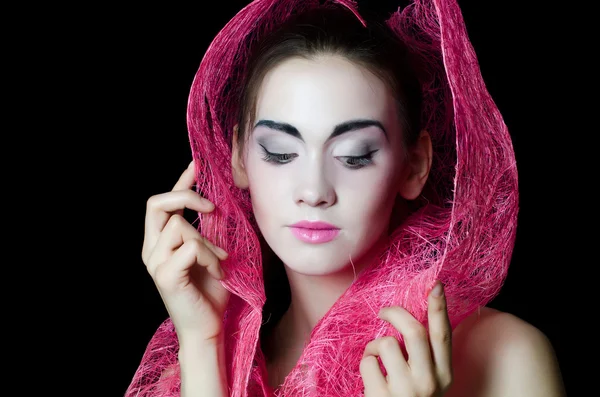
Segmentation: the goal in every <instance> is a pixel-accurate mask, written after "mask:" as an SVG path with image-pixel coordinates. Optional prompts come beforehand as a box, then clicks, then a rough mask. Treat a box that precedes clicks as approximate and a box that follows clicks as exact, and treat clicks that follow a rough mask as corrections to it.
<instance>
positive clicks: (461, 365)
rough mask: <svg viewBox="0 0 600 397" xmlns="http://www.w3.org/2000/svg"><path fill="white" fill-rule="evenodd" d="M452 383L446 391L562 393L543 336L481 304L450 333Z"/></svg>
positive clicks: (489, 395) (484, 396) (487, 396)
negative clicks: (482, 306) (452, 369)
mask: <svg viewBox="0 0 600 397" xmlns="http://www.w3.org/2000/svg"><path fill="white" fill-rule="evenodd" d="M452 338H453V349H452V351H453V353H452V354H453V360H452V361H453V367H454V385H453V386H452V388H451V390H450V392H449V394H448V396H449V397H452V396H465V395H469V396H481V397H495V396H514V397H519V396H530V397H536V396H545V397H553V396H557V397H558V396H561V397H562V396H564V395H565V392H564V387H563V383H562V377H561V375H560V370H559V365H558V362H557V359H556V354H555V352H554V348H553V347H552V344H551V342H550V341H549V339H548V338H547V337H546V335H545V334H544V333H543V332H542V331H540V330H539V329H538V328H536V327H535V326H533V325H532V324H530V323H528V322H526V321H524V320H522V319H520V318H519V317H517V316H515V315H512V314H510V313H506V312H502V311H498V310H495V309H491V308H487V307H484V308H482V309H481V310H478V311H477V312H475V313H473V314H472V315H471V316H470V317H468V318H467V319H465V320H464V321H463V322H462V323H461V324H460V325H458V326H457V327H456V329H455V331H454V333H453V337H452Z"/></svg>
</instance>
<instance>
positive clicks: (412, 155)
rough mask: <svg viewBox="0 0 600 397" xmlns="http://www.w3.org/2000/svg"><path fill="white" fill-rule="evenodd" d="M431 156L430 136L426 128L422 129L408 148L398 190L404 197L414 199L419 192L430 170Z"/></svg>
mask: <svg viewBox="0 0 600 397" xmlns="http://www.w3.org/2000/svg"><path fill="white" fill-rule="evenodd" d="M431 158H432V148H431V137H430V136H429V133H428V132H427V131H426V130H422V131H421V133H420V134H419V138H418V139H417V142H416V143H415V144H414V145H412V146H411V147H410V148H409V149H408V158H407V162H406V164H405V166H404V170H403V173H402V180H401V181H400V189H399V191H398V193H399V194H400V196H402V197H403V198H404V199H406V200H414V199H416V198H417V197H419V195H420V194H421V191H422V190H423V187H424V186H425V182H427V177H428V176H429V171H430V170H431Z"/></svg>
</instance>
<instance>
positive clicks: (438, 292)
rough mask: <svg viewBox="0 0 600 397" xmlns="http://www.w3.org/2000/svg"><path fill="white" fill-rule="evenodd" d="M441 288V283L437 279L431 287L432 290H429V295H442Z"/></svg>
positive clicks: (437, 296)
mask: <svg viewBox="0 0 600 397" xmlns="http://www.w3.org/2000/svg"><path fill="white" fill-rule="evenodd" d="M443 292H444V291H443V288H442V283H441V282H440V281H439V280H438V281H437V282H436V284H435V287H433V290H431V295H433V296H435V297H436V298H439V297H440V296H442V293H443Z"/></svg>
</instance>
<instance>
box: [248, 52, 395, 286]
mask: <svg viewBox="0 0 600 397" xmlns="http://www.w3.org/2000/svg"><path fill="white" fill-rule="evenodd" d="M255 120H256V122H255V126H252V127H254V128H251V131H249V133H250V135H249V141H248V143H247V144H246V145H245V152H244V157H243V159H244V160H243V161H244V163H245V169H246V173H247V176H248V182H249V189H250V193H251V197H252V206H253V210H254V214H255V217H256V220H257V223H258V225H259V227H260V230H261V232H262V233H263V235H264V237H265V240H266V241H267V243H268V244H269V245H270V247H271V248H272V249H273V251H274V252H275V253H276V254H277V256H279V258H281V260H282V261H283V262H284V263H285V264H286V265H287V266H288V268H290V269H291V270H293V271H295V272H299V273H302V274H307V275H309V274H310V275H325V274H330V273H335V272H338V271H340V270H342V269H344V268H346V267H347V266H352V265H351V263H350V261H351V260H352V262H353V263H354V265H355V266H356V265H357V263H358V262H359V261H360V260H361V258H363V257H364V255H365V254H366V253H367V252H368V251H369V249H371V248H372V247H373V246H374V245H375V244H376V243H377V242H378V241H379V240H380V239H381V238H386V234H387V228H388V225H389V218H390V214H391V211H392V207H393V204H394V200H395V197H396V195H397V191H398V180H399V174H400V170H401V167H402V164H403V161H404V155H403V150H402V143H401V136H402V131H401V127H400V123H399V122H398V116H397V108H396V104H395V101H394V99H393V97H392V95H391V93H390V92H389V90H388V89H387V88H386V86H385V83H384V82H383V81H381V80H380V79H379V78H378V77H376V76H375V75H373V74H371V73H370V72H368V71H367V70H366V69H364V68H361V67H359V66H356V65H354V64H352V63H350V62H349V61H347V60H346V59H344V58H341V57H333V56H324V57H320V58H319V59H316V60H306V59H299V58H294V59H290V60H287V61H286V62H284V63H282V64H280V65H279V66H277V67H276V68H274V69H273V70H271V71H270V72H269V73H268V74H267V75H266V76H265V79H264V81H263V83H262V85H261V88H260V90H259V93H258V99H257V113H256V119H255ZM302 221H308V222H316V221H320V222H326V223H327V224H330V225H333V226H334V227H335V230H321V231H315V230H310V229H306V228H304V227H300V228H294V227H292V225H294V224H296V223H298V222H302ZM313 226H314V225H313ZM313 226H309V227H310V228H312V227H313ZM325 227H326V228H328V227H327V226H325Z"/></svg>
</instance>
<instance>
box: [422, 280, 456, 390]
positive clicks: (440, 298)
mask: <svg viewBox="0 0 600 397" xmlns="http://www.w3.org/2000/svg"><path fill="white" fill-rule="evenodd" d="M427 316H428V321H429V339H430V343H431V350H432V351H433V362H434V365H435V369H436V373H437V375H438V379H439V380H440V381H441V382H442V383H444V384H446V383H450V381H451V379H452V326H451V324H450V317H449V316H448V307H447V304H446V297H445V294H444V287H443V285H442V283H441V282H440V281H437V282H436V284H435V286H434V287H433V289H432V290H431V292H430V293H429V298H428V308H427Z"/></svg>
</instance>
